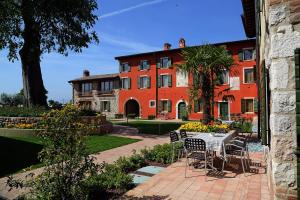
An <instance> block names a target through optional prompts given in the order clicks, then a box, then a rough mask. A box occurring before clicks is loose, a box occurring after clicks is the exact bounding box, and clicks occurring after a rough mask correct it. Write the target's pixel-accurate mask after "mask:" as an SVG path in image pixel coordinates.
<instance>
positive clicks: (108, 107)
mask: <svg viewBox="0 0 300 200" xmlns="http://www.w3.org/2000/svg"><path fill="white" fill-rule="evenodd" d="M107 106H108V109H107V111H108V112H110V101H108V104H107Z"/></svg>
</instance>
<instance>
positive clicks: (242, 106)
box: [241, 99, 246, 113]
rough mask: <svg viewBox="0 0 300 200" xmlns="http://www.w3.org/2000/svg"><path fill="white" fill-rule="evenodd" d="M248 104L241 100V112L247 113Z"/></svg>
mask: <svg viewBox="0 0 300 200" xmlns="http://www.w3.org/2000/svg"><path fill="white" fill-rule="evenodd" d="M245 107H246V102H245V99H241V111H242V113H245Z"/></svg>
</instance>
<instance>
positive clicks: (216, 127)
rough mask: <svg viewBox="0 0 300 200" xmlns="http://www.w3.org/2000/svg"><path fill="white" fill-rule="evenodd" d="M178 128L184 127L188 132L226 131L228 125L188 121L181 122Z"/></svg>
mask: <svg viewBox="0 0 300 200" xmlns="http://www.w3.org/2000/svg"><path fill="white" fill-rule="evenodd" d="M180 129H184V130H186V131H188V132H220V131H221V132H222V133H223V132H226V133H227V132H228V131H229V125H227V124H208V125H204V124H202V123H201V122H189V123H186V124H183V125H181V126H180V127H179V130H180Z"/></svg>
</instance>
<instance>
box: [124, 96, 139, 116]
mask: <svg viewBox="0 0 300 200" xmlns="http://www.w3.org/2000/svg"><path fill="white" fill-rule="evenodd" d="M125 114H126V116H128V115H131V117H132V116H133V115H134V117H139V116H140V106H139V103H138V102H137V101H136V100H134V99H130V100H128V101H127V102H126V104H125Z"/></svg>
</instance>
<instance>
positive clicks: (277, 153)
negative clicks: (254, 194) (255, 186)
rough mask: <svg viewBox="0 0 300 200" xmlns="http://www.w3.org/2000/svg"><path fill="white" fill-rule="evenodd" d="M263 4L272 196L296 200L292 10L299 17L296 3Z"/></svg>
mask: <svg viewBox="0 0 300 200" xmlns="http://www.w3.org/2000/svg"><path fill="white" fill-rule="evenodd" d="M266 4H267V5H266V6H268V9H267V11H268V13H266V14H267V22H268V23H267V24H268V31H269V34H268V36H267V37H266V41H265V61H266V67H267V68H268V70H269V75H270V91H271V95H270V99H271V103H270V104H271V105H270V129H271V151H270V154H271V155H270V156H271V168H272V172H271V174H272V180H273V184H274V187H273V189H274V197H275V199H296V198H297V190H296V188H297V183H296V178H297V169H296V168H297V157H296V155H295V151H296V147H297V139H296V92H295V62H294V51H295V49H296V48H300V26H299V21H300V20H299V21H298V20H296V19H295V18H296V17H295V16H296V15H295V10H296V12H298V14H300V1H299V0H269V2H267V3H266ZM296 7H297V9H296ZM298 17H300V16H299V15H298Z"/></svg>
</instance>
